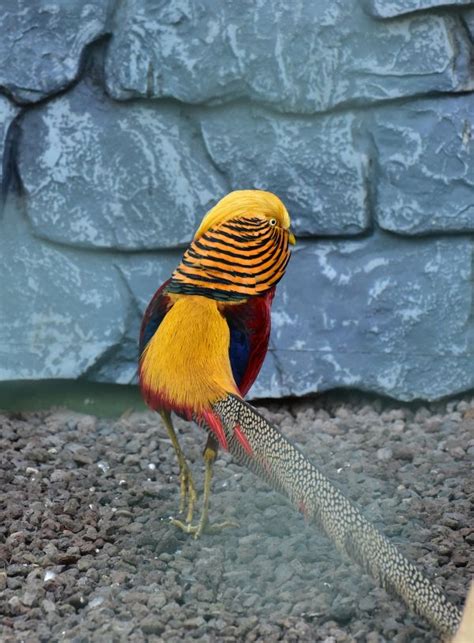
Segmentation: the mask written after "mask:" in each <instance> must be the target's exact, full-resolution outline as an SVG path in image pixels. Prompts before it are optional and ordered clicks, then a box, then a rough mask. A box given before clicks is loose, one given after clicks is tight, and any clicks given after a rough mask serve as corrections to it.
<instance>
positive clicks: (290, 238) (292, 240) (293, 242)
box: [288, 231, 296, 246]
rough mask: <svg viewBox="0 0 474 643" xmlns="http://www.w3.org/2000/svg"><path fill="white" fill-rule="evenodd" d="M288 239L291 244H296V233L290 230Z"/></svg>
mask: <svg viewBox="0 0 474 643" xmlns="http://www.w3.org/2000/svg"><path fill="white" fill-rule="evenodd" d="M288 241H289V243H290V245H292V246H294V245H295V243H296V238H295V235H294V234H293V233H292V232H290V231H288Z"/></svg>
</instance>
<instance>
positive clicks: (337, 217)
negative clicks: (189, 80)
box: [201, 106, 369, 236]
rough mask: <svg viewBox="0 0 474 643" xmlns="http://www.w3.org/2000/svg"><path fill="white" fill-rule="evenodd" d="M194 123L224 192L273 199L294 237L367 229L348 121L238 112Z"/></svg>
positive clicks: (212, 113)
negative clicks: (256, 192) (254, 191)
mask: <svg viewBox="0 0 474 643" xmlns="http://www.w3.org/2000/svg"><path fill="white" fill-rule="evenodd" d="M201 123H202V131H203V136H204V140H205V143H206V146H207V149H208V151H209V154H210V156H211V158H212V160H213V162H214V164H215V165H216V166H217V167H218V168H219V169H220V170H221V171H222V172H223V173H224V174H225V176H226V177H228V179H229V180H230V184H231V187H232V188H235V189H237V188H240V187H250V188H253V187H257V188H260V189H267V190H270V191H272V192H276V193H277V194H278V195H279V196H280V197H281V199H282V200H283V202H284V203H285V205H286V206H287V208H288V211H289V212H290V214H291V217H292V221H293V227H294V229H295V232H296V234H297V235H298V236H306V235H354V234H359V233H361V232H363V231H365V230H366V229H367V227H368V225H369V212H368V198H367V188H366V174H367V172H366V165H367V163H366V158H365V156H364V155H363V154H361V153H360V152H358V151H357V149H356V147H355V143H354V139H353V135H352V127H353V123H354V116H352V115H351V114H347V115H343V116H342V115H341V116H329V117H321V116H319V117H315V118H312V119H310V120H308V119H307V118H305V117H297V116H283V115H278V114H274V113H271V112H269V111H267V110H265V109H262V108H258V107H252V108H249V107H248V106H246V107H244V106H242V107H226V108H222V109H219V110H206V111H205V112H204V113H203V116H202V119H201Z"/></svg>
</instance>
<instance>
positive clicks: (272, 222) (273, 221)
mask: <svg viewBox="0 0 474 643" xmlns="http://www.w3.org/2000/svg"><path fill="white" fill-rule="evenodd" d="M268 223H269V224H270V225H276V224H277V220H276V219H270V221H269V222H268Z"/></svg>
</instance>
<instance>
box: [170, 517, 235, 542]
mask: <svg viewBox="0 0 474 643" xmlns="http://www.w3.org/2000/svg"><path fill="white" fill-rule="evenodd" d="M170 523H171V524H172V525H174V526H175V527H178V529H181V530H182V531H184V533H185V534H192V535H193V536H194V538H199V537H200V536H202V534H204V533H206V534H219V533H220V532H221V531H223V530H224V529H228V528H232V527H233V528H235V527H239V523H238V522H235V521H234V520H225V521H224V522H218V523H214V524H211V523H209V522H208V521H207V520H200V521H199V523H198V524H197V525H192V524H191V522H187V521H186V522H183V521H182V520H176V518H170Z"/></svg>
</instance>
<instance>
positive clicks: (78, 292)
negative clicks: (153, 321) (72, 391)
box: [0, 205, 129, 380]
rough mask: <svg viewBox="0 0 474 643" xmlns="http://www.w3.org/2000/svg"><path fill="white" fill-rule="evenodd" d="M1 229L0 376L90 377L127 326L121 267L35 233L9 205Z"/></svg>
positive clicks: (25, 377) (5, 378)
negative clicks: (47, 242)
mask: <svg viewBox="0 0 474 643" xmlns="http://www.w3.org/2000/svg"><path fill="white" fill-rule="evenodd" d="M1 230H2V234H1V235H0V256H1V257H2V261H1V262H0V302H1V305H0V380H9V379H12V380H23V379H32V380H33V379H47V378H77V377H79V376H86V377H87V373H88V371H89V369H92V368H93V367H94V365H95V364H96V363H98V362H100V360H102V359H104V357H105V356H106V355H108V354H109V352H110V351H112V350H113V349H114V348H115V347H116V346H120V344H121V342H122V339H123V337H124V334H125V330H126V319H127V308H128V306H129V297H128V293H127V290H126V288H125V286H124V284H123V282H122V281H121V279H120V275H119V274H118V273H117V271H116V270H115V269H114V267H113V265H112V263H111V262H110V260H109V259H108V258H107V257H98V256H97V257H94V256H91V255H89V254H86V255H80V254H77V253H76V252H74V251H73V250H70V249H64V248H56V247H54V246H52V245H49V244H45V243H42V242H41V241H39V240H37V239H34V237H31V236H30V235H29V232H28V228H27V225H26V222H25V217H24V213H23V212H20V211H19V210H18V209H16V208H13V207H11V206H8V205H7V207H6V209H5V213H4V216H3V220H2V225H1ZM112 373H113V368H111V375H112ZM110 379H111V380H113V377H111V378H110Z"/></svg>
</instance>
